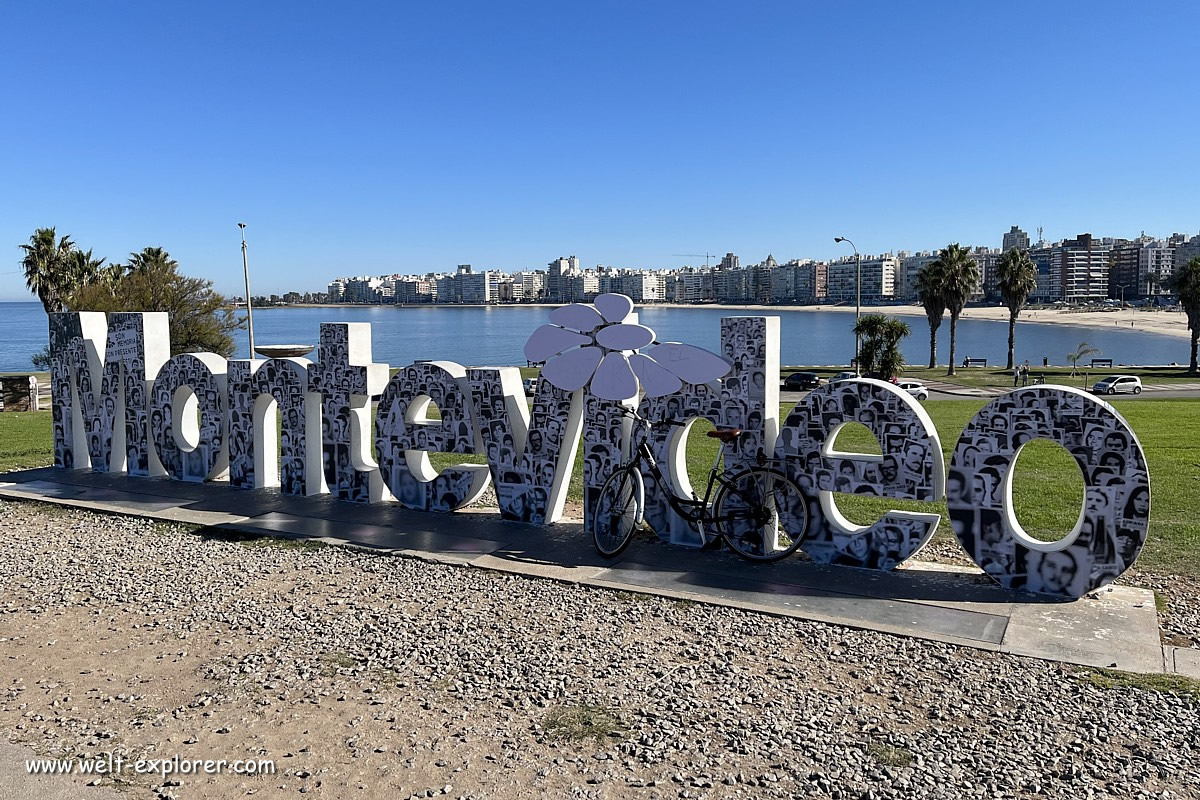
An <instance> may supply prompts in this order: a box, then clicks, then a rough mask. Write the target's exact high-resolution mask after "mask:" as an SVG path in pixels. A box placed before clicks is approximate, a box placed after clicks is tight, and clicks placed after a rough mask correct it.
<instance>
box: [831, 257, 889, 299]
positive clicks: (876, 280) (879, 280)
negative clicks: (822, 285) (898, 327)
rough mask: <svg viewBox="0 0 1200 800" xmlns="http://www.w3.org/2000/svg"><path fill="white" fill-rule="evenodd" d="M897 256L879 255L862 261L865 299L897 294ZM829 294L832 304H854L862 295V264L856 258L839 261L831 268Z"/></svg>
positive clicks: (883, 297) (887, 297) (884, 297)
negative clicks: (860, 267)
mask: <svg viewBox="0 0 1200 800" xmlns="http://www.w3.org/2000/svg"><path fill="white" fill-rule="evenodd" d="M898 268H899V259H897V258H896V257H895V256H892V255H887V256H877V257H874V258H864V259H863V260H862V299H863V302H869V301H876V302H877V301H880V300H891V299H892V298H894V297H895V295H896V270H897V269H898ZM828 287H829V288H828V297H829V301H830V302H831V303H846V302H849V303H853V302H855V300H856V299H857V297H858V264H857V262H856V260H855V259H854V258H853V257H850V258H844V259H842V260H840V261H835V262H833V263H832V264H830V265H829V270H828Z"/></svg>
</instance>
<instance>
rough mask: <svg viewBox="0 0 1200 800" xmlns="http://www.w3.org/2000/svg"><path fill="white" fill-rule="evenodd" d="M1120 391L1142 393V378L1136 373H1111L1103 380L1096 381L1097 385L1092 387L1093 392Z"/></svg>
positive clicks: (1108, 392)
mask: <svg viewBox="0 0 1200 800" xmlns="http://www.w3.org/2000/svg"><path fill="white" fill-rule="evenodd" d="M1120 392H1128V393H1130V394H1141V393H1142V379H1141V378H1139V377H1137V376H1136V375H1109V376H1108V377H1107V378H1105V379H1104V380H1102V381H1096V385H1095V386H1093V387H1092V394H1118V393H1120Z"/></svg>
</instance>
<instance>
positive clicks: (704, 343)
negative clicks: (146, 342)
mask: <svg viewBox="0 0 1200 800" xmlns="http://www.w3.org/2000/svg"><path fill="white" fill-rule="evenodd" d="M550 310H551V309H550V308H548V307H536V306H495V307H479V306H463V307H456V306H431V307H427V308H411V307H408V308H398V307H390V306H357V307H343V308H316V307H308V308H261V309H256V310H255V312H254V334H255V339H256V342H257V343H258V344H314V343H315V342H316V340H317V335H318V331H319V329H320V324H321V323H322V322H370V323H372V327H371V335H372V342H373V345H374V358H375V360H376V361H381V362H386V363H388V364H392V365H393V366H401V365H404V364H409V363H411V362H413V361H416V360H418V359H438V360H444V361H457V362H458V363H460V364H464V365H468V366H470V365H475V366H503V365H510V364H517V365H523V364H524V363H525V360H524V356H523V355H522V348H523V347H524V344H525V340H526V339H527V338H528V337H529V334H530V333H532V332H533V330H534V329H535V328H537V327H538V326H539V325H541V324H543V323H545V322H546V319H547V315H548V314H549V312H550ZM868 310H870V311H882V312H883V313H886V312H887V309H886V308H878V309H876V308H872V309H868ZM638 312H639V314H640V321H641V322H642V324H644V325H648V326H650V327H651V328H653V329H654V330H655V332H656V333H657V335H658V339H659V341H678V342H688V343H690V344H695V345H699V346H701V347H705V348H708V349H711V350H716V349H718V344H719V340H720V335H721V317H727V316H746V315H776V316H778V317H779V319H780V361H781V362H782V363H783V364H813V365H816V364H829V365H838V364H845V363H846V362H847V361H848V360H849V358H850V357H851V355H852V353H853V351H854V334H853V333H852V331H851V327H852V326H853V324H854V315H853V314H850V313H846V312H844V311H794V310H786V309H782V310H776V309H771V308H763V309H754V310H749V311H733V310H729V309H718V308H705V307H695V308H688V307H656V306H647V307H643V308H639V309H638ZM903 319H904V320H905V321H906V322H907V323H908V324H909V326H910V327H911V328H912V335H911V336H910V337H908V339H906V340H905V341H904V343H903V351H904V355H905V358H906V359H907V360H908V361H909V362H910V363H915V364H923V363H925V362H926V361H927V360H928V358H929V329H928V327H927V325H926V323H925V319H924V317H915V316H908V317H903ZM1081 341H1086V342H1088V343H1089V344H1091V345H1092V346H1093V347H1098V348H1099V349H1100V352H1101V355H1102V356H1103V357H1106V358H1111V359H1113V362H1114V363H1126V364H1167V363H1170V362H1184V363H1186V361H1187V357H1188V342H1187V340H1186V339H1182V338H1175V337H1171V336H1164V335H1162V334H1153V333H1145V332H1142V331H1137V330H1130V329H1128V328H1119V327H1116V326H1115V325H1114V326H1113V327H1112V328H1107V327H1097V328H1087V329H1085V328H1078V327H1068V326H1063V325H1055V324H1046V323H1036V322H1022V323H1020V324H1019V325H1018V329H1017V358H1018V360H1021V361H1024V360H1026V359H1028V360H1029V361H1030V363H1033V364H1041V363H1042V358H1043V356H1044V357H1047V358H1049V359H1050V363H1052V364H1056V363H1057V364H1065V363H1068V362H1067V359H1066V356H1067V353H1070V352H1072V351H1073V350H1075V349H1076V348H1077V347H1078V346H1079V343H1080V342H1081ZM46 342H47V323H46V315H45V313H44V312H43V311H42V307H41V304H40V303H36V302H32V303H0V372H14V371H21V370H28V369H31V364H30V361H29V359H30V356H32V355H33V354H34V353H36V352H38V351H39V350H41V349H42V348H44V347H45V346H46ZM1007 343H1008V325H1007V323H1005V322H1000V321H995V320H975V319H963V320H960V321H959V324H958V358H959V359H960V360H961V359H962V358H963V357H965V356H971V357H973V358H987V359H989V361H990V362H991V363H1000V364H1003V363H1004V359H1005V355H1006V350H1007ZM237 345H238V352H237V356H238V357H240V358H245V357H246V356H247V355H248V346H247V342H246V334H245V332H244V331H242V332H240V333H239V334H238V337H237ZM938 350H939V360H940V361H942V362H944V361H945V359H946V357H947V353H948V350H949V324H948V322H944V323H943V324H942V327H941V330H940V331H939V333H938Z"/></svg>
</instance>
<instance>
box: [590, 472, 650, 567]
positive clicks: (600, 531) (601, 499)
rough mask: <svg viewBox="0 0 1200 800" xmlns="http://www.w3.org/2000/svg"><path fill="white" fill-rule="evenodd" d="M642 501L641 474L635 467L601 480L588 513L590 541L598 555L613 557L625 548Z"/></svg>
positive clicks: (633, 528)
mask: <svg viewBox="0 0 1200 800" xmlns="http://www.w3.org/2000/svg"><path fill="white" fill-rule="evenodd" d="M644 498H645V487H644V486H643V484H642V474H641V473H640V472H638V470H637V468H635V467H625V468H624V469H619V470H617V471H616V472H614V473H612V474H611V475H609V476H608V479H607V480H605V481H604V484H603V485H602V486H601V487H600V493H599V494H598V495H597V496H596V508H595V509H594V510H593V512H592V541H593V542H594V543H595V545H596V550H597V551H599V553H600V555H602V556H604V557H605V558H613V557H615V556H618V555H620V554H621V551H623V550H624V549H625V548H626V547H628V546H629V542H630V540H631V539H633V532H634V531H635V530H637V526H638V523H639V522H640V521H641V520H640V519H639V517H640V516H641V509H642V503H643V500H644Z"/></svg>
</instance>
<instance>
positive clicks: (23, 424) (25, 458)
mask: <svg viewBox="0 0 1200 800" xmlns="http://www.w3.org/2000/svg"><path fill="white" fill-rule="evenodd" d="M53 436H54V429H53V426H52V424H51V416H50V412H49V411H14V412H11V413H3V414H0V472H10V471H12V470H15V469H30V468H31V467H44V466H46V465H47V464H50V463H51V462H53V461H54V438H53Z"/></svg>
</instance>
